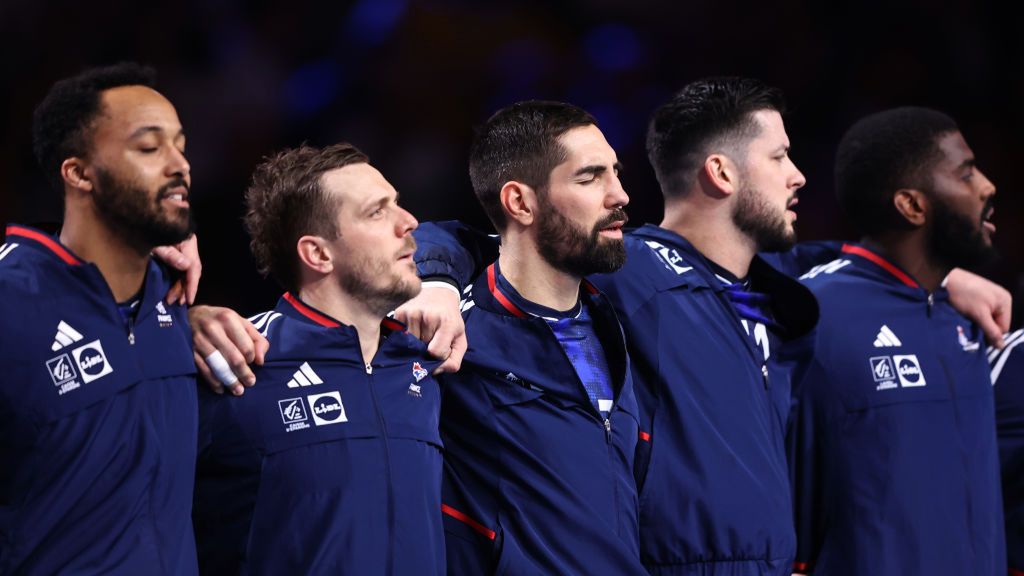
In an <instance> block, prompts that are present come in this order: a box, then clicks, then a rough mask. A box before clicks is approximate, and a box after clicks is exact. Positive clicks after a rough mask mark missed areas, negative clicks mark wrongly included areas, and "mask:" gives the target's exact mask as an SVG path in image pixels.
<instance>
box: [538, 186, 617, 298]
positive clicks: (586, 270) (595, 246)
mask: <svg viewBox="0 0 1024 576" xmlns="http://www.w3.org/2000/svg"><path fill="white" fill-rule="evenodd" d="M628 221H629V218H628V217H627V216H626V211H625V210H623V209H622V208H616V209H614V210H612V212H611V214H609V215H608V216H606V217H604V218H602V219H600V220H599V221H598V222H597V223H596V224H594V227H593V229H591V230H590V233H589V234H588V233H587V232H585V231H584V230H583V228H582V227H581V226H578V225H576V224H575V223H574V222H573V221H571V220H569V219H568V218H566V216H565V215H564V214H562V213H561V212H559V211H558V209H557V208H555V207H554V206H553V205H551V204H550V203H549V202H548V201H547V200H545V199H542V200H541V202H540V210H539V211H538V213H537V250H538V251H539V252H540V255H541V257H542V258H544V260H545V261H546V262H547V263H548V264H550V265H551V266H552V267H554V268H555V269H557V270H561V271H562V272H565V273H567V274H572V275H573V276H576V277H579V278H583V277H584V276H589V275H591V274H605V273H608V272H614V271H616V270H618V269H619V268H622V265H623V264H625V263H626V243H625V241H623V240H622V239H621V238H620V239H616V240H611V239H603V238H601V235H600V234H601V230H602V229H603V228H606V227H608V226H610V225H612V224H614V223H616V222H622V223H623V224H625V222H628Z"/></svg>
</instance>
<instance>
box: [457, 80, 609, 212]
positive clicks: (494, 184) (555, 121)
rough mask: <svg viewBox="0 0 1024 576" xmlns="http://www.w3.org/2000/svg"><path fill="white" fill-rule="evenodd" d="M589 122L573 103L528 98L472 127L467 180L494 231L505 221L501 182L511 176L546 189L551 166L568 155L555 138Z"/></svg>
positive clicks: (508, 179)
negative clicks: (501, 198)
mask: <svg viewBox="0 0 1024 576" xmlns="http://www.w3.org/2000/svg"><path fill="white" fill-rule="evenodd" d="M591 125H593V126H596V125H597V120H596V119H595V118H594V117H593V116H591V115H590V113H589V112H587V111H586V110H583V109H582V108H579V107H577V106H573V105H572V104H565V103H563V102H549V101H542V100H528V101H525V102H517V103H515V104H512V105H511V106H508V107H505V108H502V109H501V110H498V111H497V112H495V113H494V115H493V116H491V117H490V118H489V119H488V120H487V122H486V123H485V124H484V125H483V126H481V127H480V128H479V130H477V133H476V137H475V138H474V140H473V145H472V147H471V149H470V153H469V178H470V180H471V181H472V182H473V191H474V192H476V197H477V199H478V200H480V205H481V206H483V209H484V212H486V213H487V217H488V218H490V219H491V223H492V224H494V227H495V228H496V229H497V230H499V231H501V230H504V228H505V226H506V224H507V221H506V218H505V212H504V210H503V209H502V207H501V202H500V199H499V195H500V192H501V188H502V186H504V185H505V183H506V182H509V181H512V180H515V181H518V182H522V183H523V184H526V185H528V186H530V187H532V188H534V189H536V190H538V192H540V193H544V192H546V191H547V185H548V179H549V177H550V176H551V170H553V169H554V168H555V166H558V165H559V164H561V163H562V162H565V159H566V157H567V154H568V152H567V151H566V150H565V148H564V147H563V146H562V145H561V143H559V141H558V138H559V137H560V136H561V135H562V134H565V133H566V132H568V131H569V130H572V129H573V128H580V127H583V126H591Z"/></svg>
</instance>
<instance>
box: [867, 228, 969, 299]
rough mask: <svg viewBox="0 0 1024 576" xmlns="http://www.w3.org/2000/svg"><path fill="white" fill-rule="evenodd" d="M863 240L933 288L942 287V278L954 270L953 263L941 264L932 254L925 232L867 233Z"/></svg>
mask: <svg viewBox="0 0 1024 576" xmlns="http://www.w3.org/2000/svg"><path fill="white" fill-rule="evenodd" d="M861 244H863V245H864V247H865V248H867V249H868V250H871V251H872V252H875V253H877V254H878V255H879V256H881V257H882V258H885V259H886V260H888V261H889V262H892V263H893V264H895V265H896V266H899V267H900V269H902V270H904V271H906V272H907V273H908V274H910V276H911V277H912V278H913V279H914V280H917V282H918V283H919V284H920V285H921V287H922V288H924V289H925V290H927V291H929V292H933V291H935V290H936V289H938V288H939V287H940V286H941V285H942V280H943V279H944V278H945V277H946V275H947V274H949V272H950V270H952V268H951V267H949V266H945V265H943V264H940V263H938V262H936V261H935V259H934V258H931V257H930V256H928V250H929V248H928V245H927V239H926V238H925V235H924V234H917V233H910V234H905V233H896V234H888V235H879V236H875V237H865V238H863V239H862V240H861Z"/></svg>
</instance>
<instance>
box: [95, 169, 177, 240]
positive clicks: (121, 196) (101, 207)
mask: <svg viewBox="0 0 1024 576" xmlns="http://www.w3.org/2000/svg"><path fill="white" fill-rule="evenodd" d="M176 186H185V187H186V189H187V187H188V186H187V184H186V183H185V181H184V180H183V179H177V180H174V181H172V182H169V183H167V184H165V185H164V186H162V187H161V188H160V189H159V190H158V191H157V195H156V198H155V199H153V200H152V201H151V199H150V196H149V194H148V193H147V192H146V191H145V190H143V189H142V188H141V187H139V186H137V185H135V183H133V182H126V181H123V180H119V179H118V178H117V177H115V176H114V175H113V174H111V173H110V172H108V171H107V170H104V169H102V168H97V170H96V187H95V190H94V193H93V198H94V199H95V202H96V212H97V214H99V217H100V218H101V219H102V220H103V222H104V223H105V224H106V225H107V227H108V228H109V229H110V230H111V231H112V232H113V233H115V234H117V235H118V236H120V237H121V238H122V239H123V240H125V242H127V243H128V245H129V246H132V247H134V248H136V249H138V250H139V251H140V252H149V251H150V250H152V249H153V248H155V247H157V246H170V245H172V244H177V243H179V242H182V241H184V240H186V239H187V238H188V237H189V236H191V235H192V230H193V229H194V225H193V221H192V212H191V210H189V209H188V208H182V209H180V210H178V214H177V216H178V217H177V218H168V217H165V216H164V215H163V213H162V210H161V208H160V199H161V198H163V196H164V195H165V194H166V193H167V191H168V190H170V189H171V188H174V187H176Z"/></svg>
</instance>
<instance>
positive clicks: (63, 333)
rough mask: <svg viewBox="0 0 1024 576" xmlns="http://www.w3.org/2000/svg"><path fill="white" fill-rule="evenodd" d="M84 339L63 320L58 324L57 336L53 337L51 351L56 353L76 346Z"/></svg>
mask: <svg viewBox="0 0 1024 576" xmlns="http://www.w3.org/2000/svg"><path fill="white" fill-rule="evenodd" d="M82 338H83V336H82V334H81V333H79V332H78V330H75V329H74V328H72V327H71V326H69V325H68V323H67V322H65V321H63V320H61V321H60V324H57V335H56V336H54V337H53V344H51V345H50V350H53V351H54V352H56V351H57V350H60V349H61V348H63V347H65V346H68V345H70V344H74V343H75V342H78V341H79V340H81V339H82Z"/></svg>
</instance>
